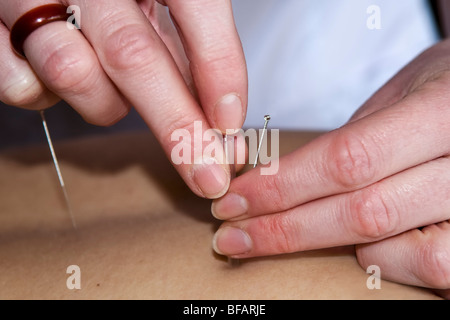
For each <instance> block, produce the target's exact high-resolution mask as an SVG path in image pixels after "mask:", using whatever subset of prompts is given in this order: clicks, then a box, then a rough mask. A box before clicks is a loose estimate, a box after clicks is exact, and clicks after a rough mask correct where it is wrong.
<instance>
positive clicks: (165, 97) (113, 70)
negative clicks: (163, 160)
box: [71, 0, 230, 198]
mask: <svg viewBox="0 0 450 320" xmlns="http://www.w3.org/2000/svg"><path fill="white" fill-rule="evenodd" d="M71 2H73V3H74V4H77V5H79V6H80V10H81V14H82V26H81V28H82V32H83V34H84V35H85V36H86V38H87V39H88V40H89V41H90V43H91V44H92V46H93V47H94V49H95V51H96V53H97V55H98V57H99V60H100V62H101V64H102V66H103V68H104V70H105V71H106V73H107V74H108V76H109V77H110V78H111V79H112V81H113V82H114V83H115V84H116V86H117V87H118V88H119V90H120V91H121V93H123V95H124V96H125V97H126V98H127V99H128V100H129V101H130V102H131V104H132V105H133V106H134V107H135V108H136V109H137V111H138V112H139V114H140V115H141V116H142V117H143V119H144V120H145V121H146V123H147V124H148V126H149V127H150V129H152V131H153V132H154V134H155V136H156V137H157V139H158V140H159V141H160V143H161V145H162V146H163V149H164V151H165V152H166V154H167V155H168V156H169V158H171V157H170V156H171V153H172V150H173V148H174V146H175V145H176V143H174V142H173V141H172V134H173V133H174V132H175V131H176V130H181V131H183V132H185V131H186V130H187V132H189V133H191V134H192V135H194V134H193V132H194V129H195V126H194V123H195V122H197V121H198V122H199V123H201V124H202V129H201V133H200V134H202V133H204V132H205V131H206V130H208V129H209V128H210V127H209V124H208V121H207V120H206V117H205V116H204V113H203V112H202V110H201V108H200V106H199V105H198V103H197V101H196V100H195V98H194V97H193V96H192V94H191V92H190V90H189V88H188V87H187V85H186V83H185V81H184V79H183V77H182V75H181V73H180V71H179V69H178V67H177V64H176V62H175V61H174V59H173V57H172V56H171V54H170V52H169V50H168V49H167V47H166V46H165V44H164V42H163V41H162V40H161V38H160V37H159V35H158V33H157V32H156V30H155V29H154V27H153V26H152V25H151V24H150V23H149V21H148V19H147V17H146V16H145V15H144V13H143V12H142V11H141V9H140V7H139V6H138V4H137V3H136V1H134V0H133V1H130V0H117V1H114V2H112V1H107V0H98V1H95V5H92V2H90V1H81V0H73V1H71ZM156 5H158V6H159V4H156V3H155V6H156ZM153 9H155V8H154V7H153ZM192 140H194V139H192ZM185 142H186V141H185ZM186 143H187V142H186ZM189 145H190V147H192V148H191V149H194V151H195V149H196V148H197V149H198V148H202V147H203V146H202V145H200V146H195V145H194V143H193V141H192V143H190V142H189ZM193 153H194V154H198V153H196V152H193ZM200 155H202V153H200ZM195 160H197V159H195ZM218 160H220V159H218ZM196 162H197V163H193V162H191V163H183V164H180V165H177V166H176V169H177V170H178V172H179V173H180V175H181V176H182V178H183V179H184V180H185V182H186V183H187V184H188V186H189V187H190V188H191V189H192V190H193V191H194V192H195V193H196V194H197V195H199V196H203V197H207V198H216V197H220V196H221V195H223V194H224V193H225V192H226V190H227V189H228V186H229V181H230V177H229V169H228V167H227V166H225V165H222V164H220V163H218V162H217V161H214V159H212V161H211V162H210V163H209V164H208V163H206V162H209V159H207V161H206V162H203V161H202V162H201V163H198V161H196Z"/></svg>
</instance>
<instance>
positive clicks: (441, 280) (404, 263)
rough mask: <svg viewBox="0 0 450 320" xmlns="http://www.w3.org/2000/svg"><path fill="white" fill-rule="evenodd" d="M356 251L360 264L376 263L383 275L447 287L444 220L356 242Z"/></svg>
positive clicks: (448, 233) (448, 245)
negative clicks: (399, 232)
mask: <svg viewBox="0 0 450 320" xmlns="http://www.w3.org/2000/svg"><path fill="white" fill-rule="evenodd" d="M356 254H357V258H358V262H359V264H360V265H361V266H362V267H363V268H367V267H369V266H371V265H377V266H378V267H380V270H381V277H382V278H383V279H386V280H390V281H394V282H399V283H404V284H409V285H413V286H420V287H426V288H433V289H450V223H449V222H448V221H446V222H442V223H439V224H435V225H430V226H428V227H425V228H423V229H422V230H418V229H415V230H412V231H409V232H405V233H403V234H401V235H398V236H396V237H392V238H389V239H386V240H383V241H379V242H376V243H370V244H365V245H359V246H357V247H356ZM445 293H446V292H445V291H443V292H441V294H445ZM447 293H448V291H447Z"/></svg>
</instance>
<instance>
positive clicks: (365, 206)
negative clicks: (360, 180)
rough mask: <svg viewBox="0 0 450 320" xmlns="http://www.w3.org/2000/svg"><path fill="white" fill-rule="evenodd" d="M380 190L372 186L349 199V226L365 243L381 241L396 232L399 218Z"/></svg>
mask: <svg viewBox="0 0 450 320" xmlns="http://www.w3.org/2000/svg"><path fill="white" fill-rule="evenodd" d="M386 200H387V199H386V195H385V194H384V193H383V191H382V190H381V188H379V187H377V186H373V187H372V188H371V189H363V190H361V191H358V192H355V193H354V194H353V195H351V196H350V197H349V206H348V210H347V212H348V213H349V216H350V218H349V220H350V224H349V225H350V226H352V228H353V232H354V233H355V234H356V235H357V236H359V237H360V238H362V239H363V240H365V241H369V242H370V241H374V240H379V239H382V238H384V237H386V236H388V235H390V234H392V233H393V232H394V231H396V229H397V227H398V225H399V222H400V218H399V213H398V210H397V208H396V207H395V205H393V202H392V201H386Z"/></svg>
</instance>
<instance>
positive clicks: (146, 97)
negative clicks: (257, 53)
mask: <svg viewBox="0 0 450 320" xmlns="http://www.w3.org/2000/svg"><path fill="white" fill-rule="evenodd" d="M160 2H161V3H162V4H165V5H167V6H168V7H169V8H170V10H171V14H172V16H173V18H174V21H175V22H176V23H175V24H176V25H177V29H178V32H179V33H177V32H176V31H175V30H174V29H173V28H171V27H169V25H170V24H169V23H168V22H169V21H168V17H167V15H165V14H164V12H163V11H162V9H163V8H162V7H161V6H160V5H159V3H160ZM48 3H49V2H47V1H44V0H34V1H8V0H1V1H0V20H1V21H2V22H3V24H0V72H1V74H2V81H1V82H0V99H1V100H2V101H4V102H6V103H8V104H12V105H16V106H20V107H24V108H28V109H45V108H47V107H50V106H51V105H53V104H54V103H55V102H56V101H58V100H59V99H60V98H62V99H64V100H66V101H67V102H69V103H70V104H71V105H72V106H73V107H74V108H75V109H76V110H77V111H78V112H79V113H80V114H81V115H82V116H83V117H84V118H85V119H86V120H87V121H88V122H91V123H94V124H99V125H109V124H112V123H115V122H116V121H118V120H119V119H121V118H122V117H123V116H124V115H125V114H126V113H127V112H128V110H129V108H130V105H133V106H134V107H135V108H136V109H137V110H138V112H139V113H140V114H141V116H142V117H143V118H144V120H145V121H146V122H147V124H148V125H149V127H150V128H151V129H152V131H153V132H154V133H155V135H156V137H157V139H158V141H159V142H160V143H161V145H162V146H163V148H164V150H165V152H166V154H170V151H171V150H172V148H173V146H174V144H175V143H174V142H173V141H171V140H170V135H171V133H172V132H173V131H174V130H176V129H179V128H187V129H188V130H192V129H193V123H194V121H202V123H203V124H206V123H209V127H214V128H219V129H220V130H221V131H224V129H230V128H239V127H240V126H241V125H242V123H243V121H244V117H245V113H246V105H247V77H246V72H245V59H244V56H243V52H242V47H241V45H240V42H239V38H238V35H237V33H236V30H235V27H234V23H233V17H232V11H231V6H230V2H229V1H225V0H220V1H219V0H218V1H208V0H202V1H195V2H193V1H177V0H170V1H169V0H166V1H159V2H156V1H150V0H146V1H137V2H136V1H132V0H120V1H114V4H112V2H111V1H106V0H99V1H95V6H91V5H90V4H91V3H92V2H90V1H82V0H73V1H61V3H62V4H64V5H77V6H79V7H80V9H81V13H82V22H81V23H82V32H77V31H75V32H74V31H73V30H68V29H67V28H66V26H65V25H64V24H65V23H64V22H55V23H51V24H49V25H46V26H44V27H41V28H40V29H39V30H37V31H36V32H34V33H33V34H32V35H30V37H29V38H28V39H27V41H26V42H25V46H24V50H25V53H26V55H27V59H28V60H23V59H21V58H19V57H18V56H16V55H15V54H14V53H13V52H12V51H11V48H10V45H9V39H8V37H9V28H11V26H12V24H13V23H14V21H16V20H17V18H18V17H20V16H21V15H22V14H23V13H25V12H27V11H28V10H30V9H32V8H34V7H37V6H40V5H44V4H48ZM53 3H55V2H53ZM179 35H180V36H179ZM449 56H450V44H449V42H444V43H442V44H440V45H438V46H436V47H434V48H432V49H431V50H430V51H428V52H427V53H425V54H424V55H422V56H421V57H420V58H419V59H417V60H415V61H414V62H412V63H411V64H410V65H409V66H408V67H407V68H406V69H404V70H403V71H402V72H401V73H400V74H399V75H398V76H397V77H396V78H394V79H393V80H392V81H391V82H389V83H388V84H387V85H386V86H385V87H383V89H382V90H380V91H379V92H378V93H377V94H376V95H374V96H373V98H372V99H370V100H369V101H368V102H367V103H366V104H365V105H364V106H363V107H362V108H361V109H360V111H359V112H358V113H357V114H356V115H355V116H354V118H353V119H352V120H351V121H350V123H349V124H348V125H347V126H345V127H343V128H341V129H339V130H337V131H334V132H331V133H329V134H326V135H324V136H322V137H320V138H319V139H317V140H315V141H314V142H312V143H311V144H309V145H308V146H306V147H304V148H301V149H299V150H297V151H296V152H294V153H292V154H290V155H288V156H286V157H284V158H282V159H281V162H280V171H279V173H278V174H277V175H275V176H269V177H267V176H261V175H260V174H259V171H258V170H254V171H252V172H250V173H248V174H245V175H243V176H241V177H239V178H238V179H236V180H234V181H233V183H232V184H231V187H230V171H229V168H228V167H227V166H222V165H217V164H216V165H210V166H193V165H181V166H176V169H177V171H178V172H179V174H180V175H181V177H182V178H183V179H184V181H185V182H186V184H187V185H188V186H189V188H190V189H191V190H192V191H193V192H194V193H195V194H197V195H198V196H201V197H206V198H211V199H216V198H221V197H222V196H223V195H224V194H225V193H226V192H227V190H228V189H229V192H228V194H227V195H226V196H225V197H223V198H221V199H220V200H219V201H217V202H215V203H214V205H213V214H214V215H215V216H216V217H218V218H220V219H222V220H229V222H226V223H225V224H224V225H223V227H222V228H221V229H220V230H219V231H218V233H217V235H216V237H215V240H214V248H215V249H216V251H218V252H219V253H221V254H224V255H228V256H234V257H238V258H249V257H256V256H267V255H278V254H282V253H287V252H300V251H304V250H310V249H317V248H326V247H334V246H341V245H354V244H357V251H356V253H357V256H358V261H359V263H360V264H361V266H362V267H363V268H365V267H367V266H368V265H370V264H377V265H379V266H380V267H382V269H383V270H384V271H383V274H384V276H385V277H386V278H387V279H389V280H392V281H397V282H400V283H405V284H411V285H418V286H424V287H430V288H434V289H441V290H444V291H441V294H443V295H444V296H446V297H448V291H445V290H446V289H448V288H449V286H450V269H449V268H450V267H449V266H450V253H449V248H450V246H449V245H448V244H449V242H450V240H449V238H450V235H449V231H448V229H449V226H448V222H447V221H448V219H449V218H450V214H449V212H448V208H449V205H450V202H449V201H450V200H449V199H450V195H449V188H448V182H449V176H448V175H449V173H448V172H449V170H448V167H449V164H448V161H449V159H448V155H449V152H450V141H449V140H448V137H447V136H448V135H447V134H446V133H447V132H448V131H449V127H448V123H449V121H448V119H449V118H450V111H449V108H448V107H447V106H448V103H449V102H450V91H449V89H448V88H449V87H450V86H449V85H450V73H449V71H448V69H449V66H450V58H448V57H449ZM79 57H83V59H80V58H79ZM92 106H95V107H92ZM209 127H208V125H204V126H203V129H204V130H207V129H209ZM229 187H230V188H229ZM424 226H425V228H423V229H421V230H418V229H417V228H419V227H424Z"/></svg>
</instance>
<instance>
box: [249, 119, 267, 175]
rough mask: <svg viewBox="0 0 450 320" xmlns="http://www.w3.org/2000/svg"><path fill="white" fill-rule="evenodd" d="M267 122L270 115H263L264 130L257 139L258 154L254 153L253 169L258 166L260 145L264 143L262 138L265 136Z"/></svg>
mask: <svg viewBox="0 0 450 320" xmlns="http://www.w3.org/2000/svg"><path fill="white" fill-rule="evenodd" d="M269 121H270V115H265V116H264V128H263V130H262V133H261V138H260V139H259V146H258V152H257V153H256V158H255V163H254V164H253V168H256V166H257V165H258V160H259V154H260V153H261V147H262V143H263V141H264V136H265V135H266V131H267V126H268V125H269Z"/></svg>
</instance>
